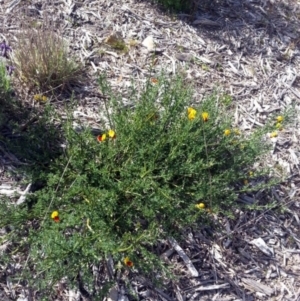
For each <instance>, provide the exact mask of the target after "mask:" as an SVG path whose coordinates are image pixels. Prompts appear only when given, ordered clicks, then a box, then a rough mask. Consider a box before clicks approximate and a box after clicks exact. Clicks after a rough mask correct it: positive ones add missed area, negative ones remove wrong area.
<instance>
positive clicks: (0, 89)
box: [0, 58, 11, 103]
mask: <svg viewBox="0 0 300 301" xmlns="http://www.w3.org/2000/svg"><path fill="white" fill-rule="evenodd" d="M10 91H11V88H10V79H9V77H8V76H7V70H6V66H5V64H4V63H3V62H2V61H1V58H0V103H2V101H4V100H5V98H6V97H7V95H8V94H9V93H10Z"/></svg>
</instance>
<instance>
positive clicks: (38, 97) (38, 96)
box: [33, 94, 48, 102]
mask: <svg viewBox="0 0 300 301" xmlns="http://www.w3.org/2000/svg"><path fill="white" fill-rule="evenodd" d="M33 99H34V100H35V101H40V102H46V101H47V99H48V97H47V96H45V95H41V94H35V95H34V96H33Z"/></svg>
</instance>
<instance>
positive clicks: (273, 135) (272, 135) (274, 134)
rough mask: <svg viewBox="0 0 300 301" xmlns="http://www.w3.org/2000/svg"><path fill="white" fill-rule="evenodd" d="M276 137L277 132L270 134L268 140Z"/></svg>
mask: <svg viewBox="0 0 300 301" xmlns="http://www.w3.org/2000/svg"><path fill="white" fill-rule="evenodd" d="M277 136H278V132H277V131H274V132H272V133H271V134H270V138H275V137H277Z"/></svg>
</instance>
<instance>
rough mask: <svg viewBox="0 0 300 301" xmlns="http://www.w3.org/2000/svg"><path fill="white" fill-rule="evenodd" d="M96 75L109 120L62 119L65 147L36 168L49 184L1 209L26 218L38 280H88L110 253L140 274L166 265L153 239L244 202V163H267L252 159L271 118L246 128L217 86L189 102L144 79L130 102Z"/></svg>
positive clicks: (184, 93)
mask: <svg viewBox="0 0 300 301" xmlns="http://www.w3.org/2000/svg"><path fill="white" fill-rule="evenodd" d="M99 84H100V88H101V90H102V93H103V94H105V95H107V96H108V98H109V99H110V101H109V102H108V103H106V108H107V112H106V115H107V117H108V118H107V119H108V120H109V121H110V124H109V126H107V128H104V129H102V130H103V131H102V134H101V135H99V136H97V137H95V136H92V135H91V133H90V132H89V131H86V132H83V133H80V134H78V133H77V132H75V131H74V130H73V129H72V126H70V124H69V123H68V124H66V125H65V126H64V129H65V139H66V148H65V151H64V154H63V155H62V156H61V157H60V158H59V160H56V161H55V162H53V164H52V165H50V167H49V169H50V173H48V174H45V175H43V174H41V175H40V179H43V180H44V181H45V182H46V183H47V185H46V186H45V187H44V188H43V189H41V190H40V191H37V192H36V193H34V194H33V195H32V196H31V202H30V204H31V205H30V207H29V206H23V207H22V206H19V207H14V208H13V210H11V211H9V213H8V212H5V215H3V216H0V217H1V219H0V220H1V223H6V224H11V223H13V222H15V223H16V224H18V227H19V228H20V227H24V226H23V225H26V229H27V228H29V233H30V235H29V238H28V239H26V244H27V245H29V246H30V256H29V259H28V260H29V266H31V265H30V263H32V266H34V268H35V269H36V270H37V271H38V272H39V273H40V274H42V275H43V277H40V278H41V279H43V281H44V282H43V283H44V288H45V287H48V286H50V284H54V283H55V282H56V281H57V280H59V279H61V278H62V277H65V276H67V277H68V279H69V281H72V280H74V281H75V279H77V278H78V275H80V277H81V278H82V279H83V281H84V282H85V283H87V284H91V283H92V275H93V274H92V269H91V267H92V266H93V265H98V264H99V263H101V262H102V263H103V262H104V260H106V259H107V258H108V257H112V258H113V260H114V262H115V264H116V265H117V266H118V267H119V268H120V269H126V270H129V271H133V270H135V269H136V270H138V271H139V272H140V273H144V274H146V275H148V272H149V271H153V270H156V269H158V268H162V267H163V264H162V263H161V262H160V260H159V257H157V256H156V255H155V254H153V253H152V248H153V246H154V245H155V244H156V243H157V240H158V239H164V238H168V237H170V236H175V237H176V238H178V239H180V234H181V233H182V230H183V229H184V227H186V226H189V227H193V226H197V224H198V223H199V222H202V223H203V222H204V220H207V219H209V217H210V216H211V214H212V213H213V214H226V213H228V214H229V213H230V212H232V210H234V209H235V208H236V207H238V206H241V205H240V204H238V203H237V196H238V194H239V193H241V192H246V191H250V190H254V189H255V190H256V189H259V187H253V186H251V185H250V184H249V183H248V182H247V184H245V182H244V181H245V178H247V177H248V176H249V174H250V171H251V177H252V178H253V177H256V176H258V175H260V174H263V172H264V171H263V170H262V171H260V170H259V169H258V168H256V170H255V174H253V172H252V167H253V163H254V162H255V160H257V159H258V158H260V157H261V156H262V154H263V153H264V152H265V151H267V150H268V144H267V143H266V142H265V141H264V140H263V139H262V138H263V136H264V135H265V134H266V133H267V132H268V131H272V130H273V129H274V128H275V124H274V120H272V121H271V122H270V124H268V125H266V127H264V128H262V129H259V130H257V131H255V132H253V133H252V134H247V133H245V132H243V130H241V129H238V128H237V127H236V126H235V127H233V124H232V118H231V117H230V114H229V113H228V108H227V107H226V106H222V105H221V104H220V103H218V102H216V101H215V97H214V96H212V97H210V98H209V99H206V100H205V101H203V102H201V104H199V105H194V104H193V103H192V99H191V93H190V92H189V91H190V89H186V88H184V84H183V83H182V81H181V80H180V79H172V81H171V82H170V81H167V80H164V79H163V78H160V79H159V80H158V83H157V84H155V85H153V84H152V83H151V82H150V81H149V83H148V84H147V86H146V87H145V91H144V92H143V94H142V95H141V96H140V97H139V99H135V98H134V95H136V94H134V93H133V96H132V101H133V103H134V104H135V106H134V109H130V110H128V109H126V108H124V107H123V106H122V104H121V101H120V100H119V99H118V97H116V96H115V95H114V94H113V93H112V92H111V90H110V88H109V86H108V85H107V83H106V81H105V79H104V78H100V80H99ZM108 108H109V110H108ZM110 111H112V113H110V114H109V113H108V112H110ZM276 122H283V119H282V120H278V119H277V120H276ZM103 124H105V123H103ZM61 216H62V218H60V217H61ZM15 226H16V225H15ZM18 227H16V228H18ZM117 263H119V264H117ZM40 274H39V275H40ZM29 278H30V277H29ZM26 279H28V278H26ZM33 282H34V283H32V285H36V284H37V283H38V281H37V279H34V281H33Z"/></svg>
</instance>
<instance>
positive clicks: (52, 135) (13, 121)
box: [0, 97, 63, 184]
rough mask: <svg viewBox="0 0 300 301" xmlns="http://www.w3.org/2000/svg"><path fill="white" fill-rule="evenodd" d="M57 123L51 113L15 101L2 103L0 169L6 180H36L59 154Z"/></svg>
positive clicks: (60, 149) (6, 99) (15, 99)
mask: <svg viewBox="0 0 300 301" xmlns="http://www.w3.org/2000/svg"><path fill="white" fill-rule="evenodd" d="M62 140H63V138H62V134H61V130H60V123H58V122H55V114H54V112H53V109H51V107H48V106H41V107H32V106H29V105H28V104H24V103H22V101H20V100H19V99H17V98H16V97H6V98H5V100H2V101H1V111H0V164H1V165H0V166H1V174H2V175H1V179H2V184H5V179H6V180H7V181H8V182H10V179H14V180H21V179H22V178H23V176H24V175H25V178H29V179H32V180H33V181H35V178H36V179H38V178H39V175H40V174H41V173H43V172H45V171H47V168H48V166H49V163H50V162H51V161H52V160H54V159H55V158H57V157H58V156H59V155H60V154H61V153H62V147H61V143H62Z"/></svg>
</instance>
